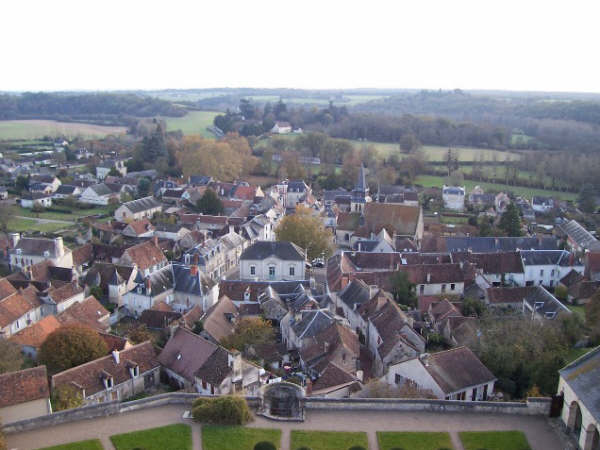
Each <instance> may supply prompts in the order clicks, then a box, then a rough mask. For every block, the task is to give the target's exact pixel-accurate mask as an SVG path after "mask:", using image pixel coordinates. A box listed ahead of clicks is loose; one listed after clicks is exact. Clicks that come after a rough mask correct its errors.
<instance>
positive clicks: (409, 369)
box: [0, 123, 600, 449]
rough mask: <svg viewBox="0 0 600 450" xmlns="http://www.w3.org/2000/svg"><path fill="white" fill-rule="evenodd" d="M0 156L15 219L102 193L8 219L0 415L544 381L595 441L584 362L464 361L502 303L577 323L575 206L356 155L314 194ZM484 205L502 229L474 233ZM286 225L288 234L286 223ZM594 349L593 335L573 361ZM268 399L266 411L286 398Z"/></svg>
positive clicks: (409, 394)
mask: <svg viewBox="0 0 600 450" xmlns="http://www.w3.org/2000/svg"><path fill="white" fill-rule="evenodd" d="M287 127H289V124H286V123H277V124H276V125H275V126H274V129H273V130H272V132H273V133H276V134H277V133H289V132H291V131H292V130H291V128H289V129H288V128H287ZM299 132H301V130H299ZM64 144H65V145H66V144H68V143H66V142H65V143H64ZM62 145H63V143H60V142H57V144H56V146H57V147H60V146H62ZM77 155H78V160H79V158H80V157H81V158H83V159H85V158H87V157H89V151H88V150H86V149H84V148H82V149H80V150H78V151H77ZM50 162H52V161H50ZM0 167H2V169H3V170H4V171H5V172H6V173H9V174H11V175H10V176H12V177H13V179H17V178H18V177H22V176H23V174H25V173H26V174H27V179H28V188H27V193H26V194H24V195H21V196H19V197H15V196H14V195H13V194H10V195H9V193H8V191H7V190H6V189H4V190H3V191H2V193H1V195H2V199H3V200H2V202H3V207H4V208H10V214H11V215H17V216H23V217H37V218H38V219H37V220H40V219H39V218H40V217H44V214H45V211H52V209H53V208H56V207H59V208H65V207H74V206H73V205H79V206H81V205H88V206H86V207H89V208H101V213H100V214H96V215H81V217H78V218H77V220H76V222H77V225H76V226H75V227H70V228H69V230H68V231H67V232H65V233H61V232H60V231H56V232H53V233H52V232H51V233H44V232H37V233H27V232H13V231H10V230H8V231H7V232H6V234H5V236H4V238H3V239H2V240H1V241H0V246H1V248H0V254H1V256H2V260H3V265H4V267H5V269H4V272H5V276H4V277H3V278H2V279H0V296H1V298H0V339H2V340H4V341H8V342H9V343H11V345H14V346H16V347H18V349H19V352H20V353H21V354H22V355H23V356H22V357H23V358H25V360H26V362H27V364H28V365H29V366H30V368H26V369H23V370H17V371H11V372H8V373H4V374H1V375H0V418H1V420H2V422H3V423H4V425H9V426H10V424H11V423H15V422H19V421H23V420H27V419H31V418H34V417H39V416H44V415H49V414H53V413H55V412H56V411H57V409H68V408H74V407H82V406H86V405H94V404H99V403H103V402H110V401H119V402H123V401H125V402H126V401H129V400H135V399H140V398H144V397H148V396H153V395H158V394H161V393H166V392H172V391H179V392H188V393H197V394H203V395H229V394H242V395H245V396H249V397H255V396H259V395H261V391H263V390H264V389H265V387H266V386H269V385H277V384H279V383H292V384H294V385H296V386H298V387H299V388H300V389H301V390H302V392H303V394H302V395H305V396H306V397H307V398H310V397H318V398H335V399H338V398H377V397H388V398H427V399H438V400H451V401H465V402H468V401H471V402H474V401H475V402H476V401H493V402H502V401H508V400H520V399H523V398H526V397H528V396H532V397H535V396H536V395H537V396H542V395H545V396H552V395H554V400H553V405H554V404H555V403H556V402H558V403H559V404H560V405H559V407H558V410H557V411H558V412H556V411H555V412H554V413H553V414H554V415H555V416H559V417H562V420H563V421H564V424H565V427H566V429H567V430H569V431H571V435H572V436H573V439H575V440H576V441H579V443H580V445H581V447H582V448H590V449H591V448H597V447H592V446H590V445H592V444H590V443H593V442H595V444H593V445H596V446H597V445H598V444H597V443H598V431H597V423H598V415H597V410H596V411H594V410H593V408H592V409H591V410H589V411H588V409H586V408H589V406H588V403H587V400H586V397H587V396H588V395H591V396H594V395H596V394H593V392H591V391H590V392H587V391H585V390H583V391H582V390H581V389H582V388H581V385H580V384H579V381H580V380H579V378H581V377H583V376H584V375H581V376H580V377H577V376H576V377H573V376H570V377H566V378H563V377H562V372H561V375H560V376H561V378H560V389H559V387H558V386H557V384H556V383H557V381H558V378H559V374H558V372H554V373H552V372H551V373H544V374H543V376H539V377H538V378H537V379H535V380H529V382H526V383H523V384H522V385H518V384H517V385H515V382H514V380H515V378H514V377H513V376H512V374H509V375H507V374H506V373H502V374H499V373H495V370H496V367H488V366H486V364H485V363H484V362H483V361H482V359H481V358H480V357H478V355H481V354H485V352H486V351H491V350H489V348H487V347H489V345H490V344H489V341H487V340H486V339H489V336H490V334H489V331H490V330H491V329H492V328H493V327H494V326H496V325H495V324H497V323H502V322H503V321H504V320H505V319H506V318H515V317H517V318H520V319H521V320H522V321H525V323H529V325H526V326H527V327H529V328H537V327H541V328H546V329H553V328H552V327H555V328H556V327H558V325H553V324H558V323H560V324H561V327H562V328H568V327H580V328H581V329H583V323H582V322H577V320H580V321H581V320H582V319H581V317H580V315H581V314H582V310H583V305H585V304H586V303H588V302H590V301H592V300H591V299H593V297H594V295H595V294H596V293H597V292H598V289H599V288H600V241H598V240H597V238H596V237H595V233H591V232H589V231H588V230H586V228H585V227H584V226H582V225H581V224H580V223H579V222H578V221H576V220H574V219H570V218H569V213H568V211H569V209H570V208H573V206H572V205H566V204H563V203H562V202H561V201H559V200H554V199H552V198H545V197H539V196H533V197H532V198H522V197H517V198H515V197H512V198H511V197H510V196H509V195H507V194H506V193H502V192H500V193H497V194H489V193H486V192H485V191H484V190H483V189H481V188H479V187H477V188H475V189H473V190H472V191H471V192H467V190H466V189H465V187H464V186H449V185H443V186H439V188H426V189H422V188H421V189H417V188H416V187H414V186H401V185H384V184H380V183H377V186H376V189H373V190H372V189H371V187H373V186H371V187H370V186H369V183H368V182H367V175H366V173H367V171H368V169H366V168H365V167H364V166H363V165H361V166H360V168H359V170H358V172H357V177H356V180H355V183H354V188H353V189H352V190H345V189H342V188H338V189H334V190H326V189H321V190H319V191H313V189H312V188H311V186H310V185H309V184H307V183H306V182H305V181H304V180H288V179H281V180H279V181H278V182H277V183H276V184H274V185H271V186H260V185H257V184H251V183H249V182H246V181H243V180H240V181H235V182H222V181H220V180H218V179H215V178H213V176H211V174H197V175H191V176H189V177H187V178H183V177H164V176H159V174H158V172H157V171H156V170H144V171H139V172H129V173H128V170H127V166H126V160H123V159H119V158H118V155H115V157H112V158H105V159H103V160H102V161H101V163H100V164H98V165H97V166H96V171H95V173H78V174H77V175H75V176H71V177H70V183H69V184H67V183H62V182H61V180H60V179H59V177H58V176H57V174H58V173H59V172H61V170H63V169H61V168H60V167H58V166H57V167H54V168H50V169H48V167H47V166H46V167H43V168H41V169H40V167H39V166H37V165H31V164H29V165H28V164H27V163H26V164H24V165H17V164H15V163H14V162H11V163H10V164H9V165H6V164H5V165H2V166H0ZM15 198H17V200H15ZM15 202H16V204H15ZM432 202H433V203H435V202H438V203H440V205H439V207H438V208H431V203H432ZM199 205H201V206H199ZM102 208H104V209H102ZM199 208H200V209H199ZM82 211H83V212H84V213H85V209H83V210H82ZM35 213H37V216H36V214H35ZM442 215H443V216H445V217H446V218H448V217H450V218H452V217H455V218H458V219H460V220H457V221H456V222H455V223H452V221H448V220H445V221H444V220H440V218H441V216H442ZM511 215H512V216H511ZM294 217H296V218H298V220H299V221H300V222H298V223H299V224H300V225H299V226H300V228H301V227H302V223H303V222H302V220H309V221H312V222H311V223H313V224H314V223H317V227H316V228H315V229H316V230H317V232H316V233H317V234H321V235H322V236H325V241H326V242H325V244H324V245H322V246H321V247H319V248H318V249H316V247H315V245H313V244H315V243H316V242H317V241H318V237H317V235H316V234H315V236H313V238H308V241H307V238H306V236H304V237H299V238H298V239H297V240H296V242H294V240H293V239H290V240H285V239H282V238H281V236H282V234H281V233H280V232H281V230H282V229H283V228H285V226H284V225H283V224H285V223H286V221H290V218H294ZM468 217H474V218H475V220H468V221H467V220H466V219H467V218H468ZM478 218H479V219H478ZM481 218H484V219H485V220H487V221H489V224H490V226H491V227H493V228H492V230H500V229H502V227H503V226H505V230H506V227H513V229H514V228H515V227H516V232H512V235H507V233H503V234H498V235H493V234H487V235H485V236H481V235H480V234H481V233H480V231H481V225H480V224H481ZM42 220H43V219H42ZM47 220H48V222H49V223H52V219H47ZM478 220H479V222H477V221H478ZM515 221H516V222H515ZM56 222H57V223H58V225H59V226H60V225H61V221H60V220H57V221H56ZM478 223H479V226H477V225H478ZM286 226H287V225H286ZM292 226H293V224H292V225H289V227H288V231H289V229H291V230H292V231H291V234H288V235H294V233H295V234H296V235H301V234H302V229H298V228H297V229H293V228H292ZM296 226H297V227H298V224H296ZM311 239H314V240H312V241H311ZM578 324H579V325H578ZM81 328H83V329H85V330H88V331H90V330H91V331H92V334H93V335H95V337H97V338H99V340H100V341H101V342H103V343H104V344H103V346H102V349H103V352H104V354H96V355H95V357H94V358H93V359H91V360H86V361H84V362H83V363H81V364H70V365H69V366H68V367H66V368H64V367H63V368H64V370H60V368H61V365H60V364H57V365H56V367H47V366H46V365H44V364H42V362H44V361H51V360H52V358H49V357H48V355H47V353H48V350H47V349H46V350H45V349H44V346H45V345H47V340H48V338H49V337H52V336H53V335H55V334H56V333H57V332H60V331H61V330H63V331H64V332H67V333H68V332H73V330H75V332H77V330H79V332H81ZM581 329H580V330H578V331H579V332H571V334H568V333H567V332H565V333H564V334H563V335H561V339H562V340H566V339H570V340H571V342H569V343H567V344H565V343H564V342H563V344H565V345H567V347H568V350H569V354H573V355H576V356H579V355H583V354H584V353H586V352H587V351H588V350H590V349H588V348H586V347H589V346H590V345H591V341H590V337H589V336H587V335H584V333H582V330H581ZM50 340H52V339H50ZM63 345H64V344H63ZM73 345H76V344H73ZM61 348H63V349H64V347H61ZM486 348H487V350H486ZM572 360H573V358H571V360H568V361H567V360H561V361H560V363H559V364H561V365H560V366H559V367H558V368H561V367H562V366H567V363H570V362H571V361H572ZM599 360H600V352H599V351H598V349H595V350H590V351H589V353H586V354H585V356H582V357H581V358H580V359H575V362H574V363H572V364H589V361H596V362H595V363H594V364H597V361H599ZM565 370H570V371H573V370H574V369H573V368H572V367H571V366H567V368H566V369H565ZM594 371H595V372H594V373H597V369H594ZM548 378H549V380H548ZM511 383H512V384H511ZM583 386H585V383H584V384H583ZM51 399H52V401H51ZM557 399H558V400H557ZM591 401H592V402H594V401H595V400H593V399H592V400H591ZM563 403H564V406H563ZM58 405H60V406H58ZM282 405H283V403H282V404H279V406H278V407H275V406H274V407H273V408H272V410H271V411H270V412H268V413H267V415H273V416H277V415H280V416H284V417H288V416H291V415H293V414H296V413H297V411H294V410H293V408H289V407H285V406H282ZM553 408H554V406H553ZM582 410H583V411H585V412H583V413H582ZM582 414H583V415H582ZM582 417H583V419H582ZM588 430H592V431H590V432H588ZM593 430H596V431H595V434H594V431H593Z"/></svg>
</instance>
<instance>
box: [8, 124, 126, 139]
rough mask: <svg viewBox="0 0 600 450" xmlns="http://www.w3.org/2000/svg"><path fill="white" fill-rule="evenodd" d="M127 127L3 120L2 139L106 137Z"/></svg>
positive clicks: (119, 132)
mask: <svg viewBox="0 0 600 450" xmlns="http://www.w3.org/2000/svg"><path fill="white" fill-rule="evenodd" d="M125 131H126V129H125V127H116V126H103V125H93V124H89V123H71V122H57V121H56V120H2V121H0V140H10V139H37V138H42V137H44V136H50V137H56V136H63V135H64V136H67V137H76V136H82V137H86V138H90V137H104V136H107V135H109V134H122V133H125Z"/></svg>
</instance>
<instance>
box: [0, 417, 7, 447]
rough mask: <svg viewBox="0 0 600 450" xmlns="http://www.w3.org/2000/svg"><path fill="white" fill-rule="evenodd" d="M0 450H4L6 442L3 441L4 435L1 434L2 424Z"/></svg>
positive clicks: (0, 432) (0, 427)
mask: <svg viewBox="0 0 600 450" xmlns="http://www.w3.org/2000/svg"><path fill="white" fill-rule="evenodd" d="M0 450H6V441H5V440H4V433H2V424H1V423H0Z"/></svg>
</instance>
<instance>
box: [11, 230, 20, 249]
mask: <svg viewBox="0 0 600 450" xmlns="http://www.w3.org/2000/svg"><path fill="white" fill-rule="evenodd" d="M9 238H10V248H15V247H16V246H17V244H18V243H19V240H20V239H21V235H20V234H19V233H10V234H9Z"/></svg>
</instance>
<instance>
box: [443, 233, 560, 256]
mask: <svg viewBox="0 0 600 450" xmlns="http://www.w3.org/2000/svg"><path fill="white" fill-rule="evenodd" d="M445 244H446V245H445V246H446V248H445V251H448V252H451V253H454V252H461V251H467V250H471V251H472V252H473V253H495V252H511V251H512V252H514V251H516V250H556V249H557V248H558V241H557V240H556V238H553V237H544V238H528V237H475V236H470V237H455V236H453V237H446V238H445Z"/></svg>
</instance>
